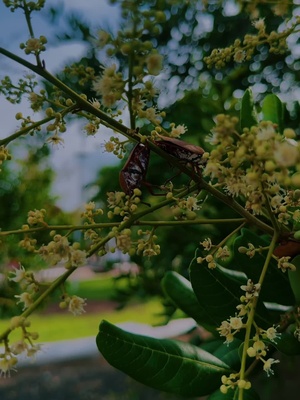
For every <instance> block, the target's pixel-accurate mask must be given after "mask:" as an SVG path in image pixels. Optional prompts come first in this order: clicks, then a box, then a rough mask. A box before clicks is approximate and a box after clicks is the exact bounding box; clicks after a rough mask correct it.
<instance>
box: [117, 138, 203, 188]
mask: <svg viewBox="0 0 300 400" xmlns="http://www.w3.org/2000/svg"><path fill="white" fill-rule="evenodd" d="M159 138H160V139H159V140H155V141H154V143H155V144H156V145H157V146H158V147H160V148H161V149H162V150H164V151H165V152H166V153H168V154H170V156H172V157H175V158H177V159H178V160H179V161H182V162H184V163H185V164H191V165H192V166H193V168H194V170H195V172H197V173H199V174H200V167H201V166H202V165H205V164H206V159H204V158H203V154H204V153H205V151H204V150H203V149H202V147H199V146H196V145H193V144H190V143H187V142H184V141H183V140H179V139H175V138H170V137H167V136H162V135H159ZM149 158H150V150H149V148H148V146H147V145H144V144H142V143H138V144H137V145H136V146H135V147H134V148H133V150H132V151H131V153H130V155H129V157H128V160H127V162H126V164H125V165H124V167H123V168H122V170H121V172H120V176H119V180H120V186H121V188H122V189H123V191H124V192H125V193H126V194H128V195H130V196H132V194H133V190H134V189H135V188H138V189H140V188H141V186H142V184H146V185H148V187H149V188H150V185H149V184H147V183H146V181H145V178H146V174H147V169H148V165H149Z"/></svg>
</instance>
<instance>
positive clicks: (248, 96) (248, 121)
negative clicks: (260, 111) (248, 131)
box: [240, 89, 258, 130]
mask: <svg viewBox="0 0 300 400" xmlns="http://www.w3.org/2000/svg"><path fill="white" fill-rule="evenodd" d="M257 122H258V120H257V113H256V108H255V105H254V100H253V93H252V91H251V89H247V90H246V91H245V93H244V96H243V98H242V102H241V112H240V124H241V129H242V130H243V129H244V128H251V126H255V125H257Z"/></svg>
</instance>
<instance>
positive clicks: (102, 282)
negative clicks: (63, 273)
mask: <svg viewBox="0 0 300 400" xmlns="http://www.w3.org/2000/svg"><path fill="white" fill-rule="evenodd" d="M67 288H68V293H69V294H76V295H77V296H80V297H83V298H87V299H89V300H109V299H111V298H112V295H113V293H114V292H115V289H116V288H119V289H126V280H125V279H122V280H119V281H115V280H114V279H113V278H111V277H110V276H107V275H102V274H101V275H100V276H96V278H93V279H89V280H86V281H71V282H69V283H68V286H67Z"/></svg>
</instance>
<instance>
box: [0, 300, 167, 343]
mask: <svg viewBox="0 0 300 400" xmlns="http://www.w3.org/2000/svg"><path fill="white" fill-rule="evenodd" d="M161 311H162V306H161V303H160V301H159V300H158V299H155V300H149V301H147V302H146V303H143V304H136V305H131V306H128V307H125V308H124V309H123V310H119V311H118V310H115V311H109V312H102V313H93V314H92V313H91V314H88V313H86V314H83V315H80V316H73V315H72V314H70V313H69V312H68V311H66V312H65V313H63V314H52V315H33V316H32V317H30V321H31V326H32V327H31V329H33V330H36V331H37V332H39V335H40V337H39V341H41V342H49V341H55V340H66V339H77V338H82V337H87V336H96V334H97V333H98V327H99V324H100V322H101V321H102V320H103V319H106V320H108V321H109V322H111V323H120V322H128V321H131V322H140V323H147V324H150V325H155V324H159V323H160V322H162V317H161V316H159V315H158V313H160V312H161ZM0 327H1V324H0Z"/></svg>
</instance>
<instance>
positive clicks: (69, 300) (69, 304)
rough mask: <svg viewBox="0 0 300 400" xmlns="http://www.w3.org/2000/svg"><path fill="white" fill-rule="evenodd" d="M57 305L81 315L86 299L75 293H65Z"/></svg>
mask: <svg viewBox="0 0 300 400" xmlns="http://www.w3.org/2000/svg"><path fill="white" fill-rule="evenodd" d="M59 306H60V308H62V309H65V308H68V310H69V311H70V312H71V313H72V314H73V315H81V314H83V313H85V310H84V307H85V306H86V299H83V298H82V297H79V296H75V295H73V296H69V295H65V296H64V298H63V300H62V301H61V302H60V303H59Z"/></svg>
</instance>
